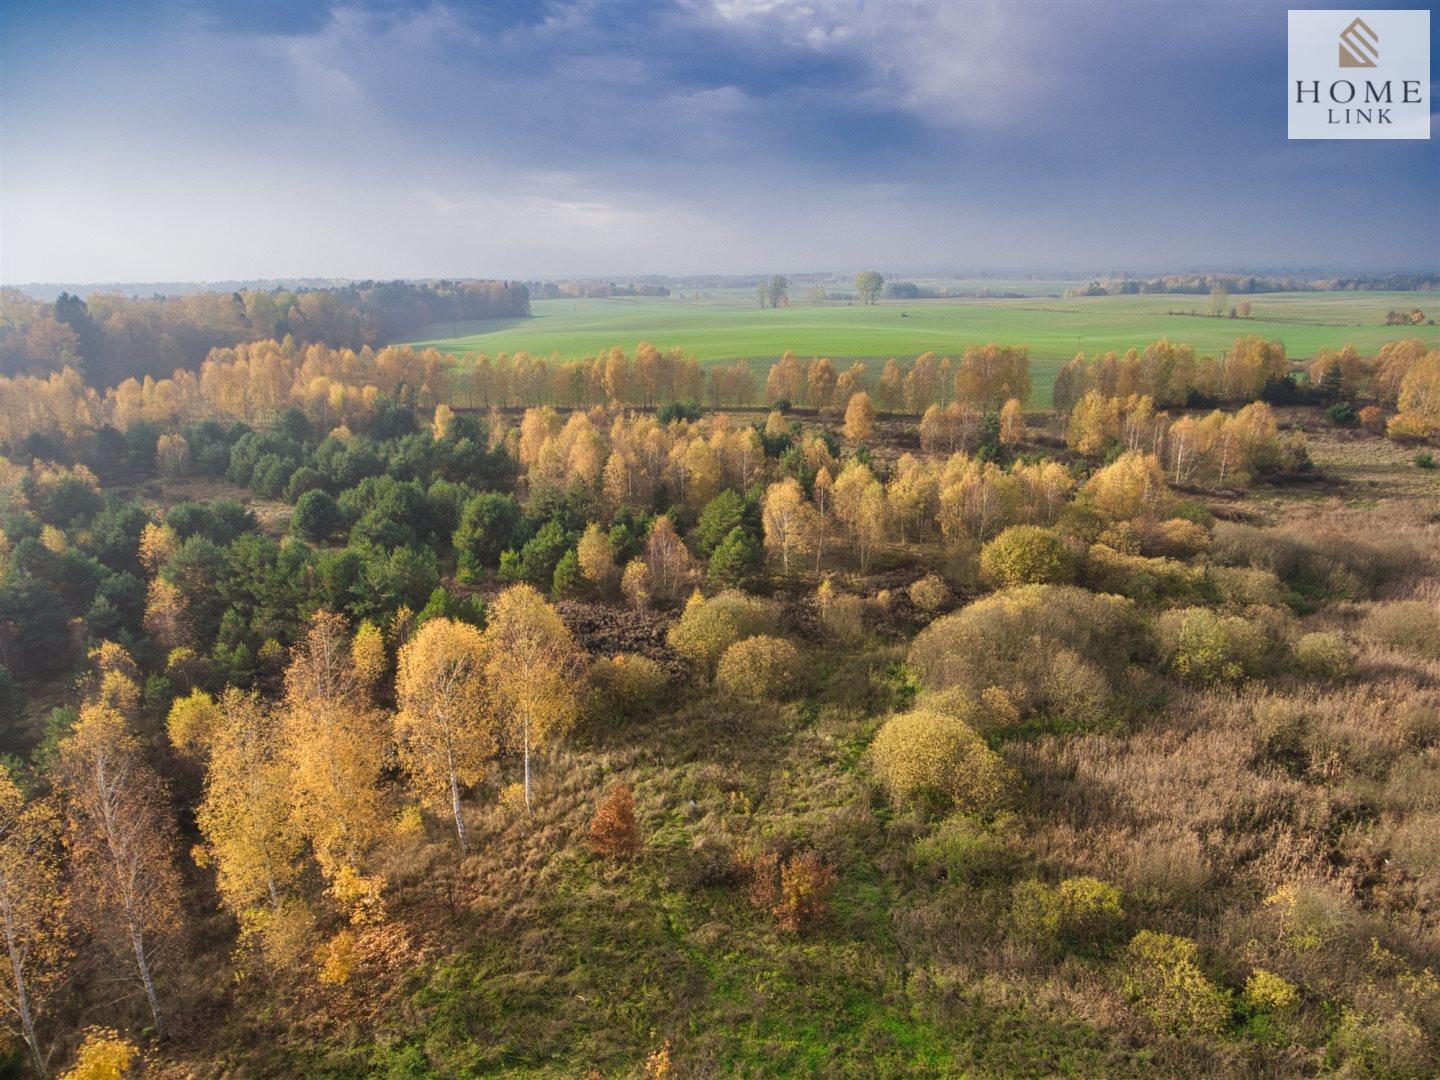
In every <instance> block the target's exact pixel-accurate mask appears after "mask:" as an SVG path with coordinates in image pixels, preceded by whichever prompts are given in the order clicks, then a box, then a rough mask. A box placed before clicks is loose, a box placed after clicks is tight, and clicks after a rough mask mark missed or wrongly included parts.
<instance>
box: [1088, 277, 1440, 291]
mask: <svg viewBox="0 0 1440 1080" xmlns="http://www.w3.org/2000/svg"><path fill="white" fill-rule="evenodd" d="M1216 287H1219V288H1222V289H1224V290H1225V291H1226V292H1227V293H1270V292H1416V291H1420V290H1425V289H1437V288H1440V275H1436V274H1433V273H1408V274H1373V275H1361V276H1358V277H1333V278H1295V277H1288V276H1281V277H1271V276H1263V277H1257V276H1255V275H1253V274H1167V275H1165V276H1164V277H1150V278H1142V277H1102V278H1097V279H1095V280H1094V281H1091V282H1088V283H1087V284H1085V285H1082V286H1081V287H1080V288H1078V289H1067V290H1066V291H1065V295H1066V296H1131V295H1135V294H1137V293H1189V294H1194V295H1196V296H1204V295H1206V294H1208V293H1209V292H1210V291H1211V290H1212V289H1215V288H1216Z"/></svg>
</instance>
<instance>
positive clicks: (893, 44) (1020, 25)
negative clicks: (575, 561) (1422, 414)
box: [0, 0, 1440, 283]
mask: <svg viewBox="0 0 1440 1080" xmlns="http://www.w3.org/2000/svg"><path fill="white" fill-rule="evenodd" d="M1394 2H1395V0H1391V2H1390V3H1381V4H1377V5H1372V6H1391V4H1392V3H1394ZM1309 6H1313V7H1324V6H1336V5H1326V4H1324V3H1317V2H1315V0H1311V2H1310V5H1309ZM1432 23H1433V24H1435V25H1433V26H1432V34H1434V33H1436V31H1437V30H1440V19H1434V18H1432ZM1431 47H1432V72H1440V64H1437V63H1436V62H1435V60H1434V58H1433V56H1434V50H1435V43H1434V42H1433V41H1432V46H1431ZM1285 68H1286V4H1285V3H1274V2H1270V0H1264V2H1260V0H1252V2H1246V3H1229V2H1223V0H1221V2H1206V3H1189V2H1182V3H1170V2H1165V0H1142V2H1112V0H1044V2H1040V0H989V2H968V0H887V2H883V3H876V2H865V0H803V2H794V3H791V2H786V0H649V2H607V0H555V2H549V3H543V2H542V3H531V4H519V3H504V2H492V3H484V4H477V3H458V2H443V3H442V2H423V3H408V2H391V3H384V4H381V3H374V2H369V0H336V2H329V3H325V2H315V3H312V2H306V0H245V2H239V0H210V2H184V3H182V2H178V0H152V2H145V0H138V2H137V0H130V2H127V3H123V4H115V3H113V2H109V0H104V2H102V0H69V2H67V0H4V3H3V4H0V281H4V282H6V283H19V282H36V281H49V282H111V281H116V282H124V281H203V280H222V279H248V278H282V277H307V276H325V277H347V278H393V277H452V276H482V277H503V278H540V277H552V278H553V277H569V276H625V275H634V274H641V273H681V274H683V273H698V272H717V273H719V272H734V273H745V272H768V271H772V270H774V271H783V272H789V273H798V272H803V271H809V270H817V271H820V270H835V271H842V272H843V271H853V270H854V269H858V268H861V267H874V268H876V269H881V270H884V271H890V272H895V271H908V272H912V273H913V272H916V271H926V270H933V271H936V272H941V271H975V270H984V271H992V272H999V271H1005V270H1016V271H1027V270H1028V271H1047V270H1065V271H1070V272H1077V271H1078V272H1085V273H1100V272H1106V271H1114V270H1135V271H1151V272H1154V271H1160V270H1179V269H1236V270H1251V271H1260V270H1270V269H1286V268H1314V269H1324V270H1333V271H1339V272H1366V271H1378V270H1417V269H1418V270H1434V269H1437V268H1440V126H1437V125H1435V124H1434V123H1432V135H1434V136H1435V137H1433V138H1432V139H1430V140H1428V141H1427V140H1419V141H1399V140H1394V141H1390V140H1386V141H1336V142H1299V141H1296V142H1291V141H1288V140H1287V138H1286V116H1285V81H1286V71H1285ZM1432 91H1433V88H1432ZM1431 96H1432V101H1433V99H1434V97H1435V95H1434V93H1433V92H1432V95H1431ZM1432 119H1433V118H1432Z"/></svg>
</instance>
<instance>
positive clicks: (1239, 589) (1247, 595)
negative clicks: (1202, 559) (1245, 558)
mask: <svg viewBox="0 0 1440 1080" xmlns="http://www.w3.org/2000/svg"><path fill="white" fill-rule="evenodd" d="M1210 580H1211V581H1212V582H1213V583H1214V585H1215V590H1216V592H1217V593H1218V594H1219V599H1220V600H1221V602H1222V603H1225V604H1227V605H1230V606H1231V607H1241V608H1244V607H1250V606H1251V605H1252V604H1265V605H1268V606H1271V607H1279V606H1281V605H1282V604H1284V603H1285V602H1286V601H1287V600H1288V599H1289V597H1290V592H1289V590H1287V589H1286V588H1285V583H1284V582H1282V581H1281V580H1280V579H1279V578H1278V577H1276V576H1275V575H1274V574H1272V573H1271V572H1270V571H1269V570H1256V569H1253V568H1251V567H1248V566H1216V567H1212V568H1211V569H1210Z"/></svg>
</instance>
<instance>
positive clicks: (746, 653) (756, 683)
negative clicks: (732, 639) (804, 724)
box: [715, 634, 800, 701]
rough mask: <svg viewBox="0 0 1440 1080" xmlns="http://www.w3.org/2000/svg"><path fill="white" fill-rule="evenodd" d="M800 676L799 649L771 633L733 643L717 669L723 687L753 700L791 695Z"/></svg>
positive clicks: (719, 681)
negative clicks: (772, 635)
mask: <svg viewBox="0 0 1440 1080" xmlns="http://www.w3.org/2000/svg"><path fill="white" fill-rule="evenodd" d="M799 678H800V653H799V650H797V649H796V648H795V646H794V645H792V644H790V642H788V641H786V640H785V639H784V638H777V637H771V636H770V635H769V634H757V635H755V636H754V637H748V638H746V639H745V640H744V641H737V642H736V643H735V644H734V645H731V646H730V647H729V648H728V649H726V650H725V654H724V655H723V656H721V657H720V663H719V666H718V667H717V668H716V672H715V681H716V684H717V685H718V686H719V687H720V689H721V690H723V691H725V693H727V694H733V695H735V696H736V697H740V698H747V699H749V700H751V701H761V700H765V699H773V698H784V697H789V696H790V695H791V694H792V693H794V691H795V686H796V683H797V681H798V680H799Z"/></svg>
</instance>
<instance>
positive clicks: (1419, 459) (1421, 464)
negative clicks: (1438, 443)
mask: <svg viewBox="0 0 1440 1080" xmlns="http://www.w3.org/2000/svg"><path fill="white" fill-rule="evenodd" d="M1411 460H1413V461H1414V462H1415V467H1416V468H1417V469H1433V468H1435V455H1434V454H1432V453H1431V452H1430V451H1429V450H1421V451H1420V452H1419V453H1418V454H1416V455H1415V457H1414V458H1412V459H1411Z"/></svg>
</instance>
